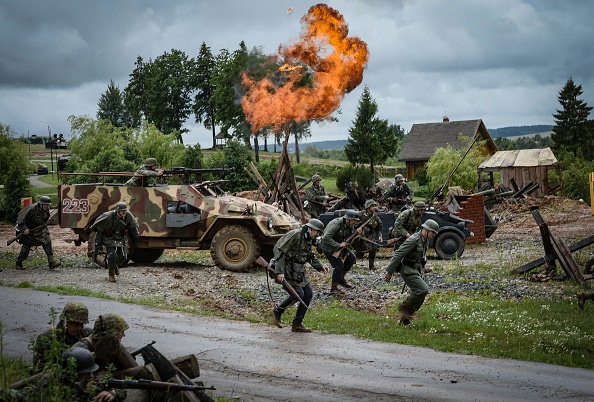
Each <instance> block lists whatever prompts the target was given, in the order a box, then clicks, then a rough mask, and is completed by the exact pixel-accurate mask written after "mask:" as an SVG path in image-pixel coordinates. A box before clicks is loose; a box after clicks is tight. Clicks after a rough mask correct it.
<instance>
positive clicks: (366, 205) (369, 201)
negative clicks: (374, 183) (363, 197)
mask: <svg viewBox="0 0 594 402" xmlns="http://www.w3.org/2000/svg"><path fill="white" fill-rule="evenodd" d="M374 205H377V201H376V200H367V201H365V209H367V208H371V207H372V206H374Z"/></svg>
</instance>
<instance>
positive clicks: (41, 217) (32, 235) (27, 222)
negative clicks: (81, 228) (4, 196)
mask: <svg viewBox="0 0 594 402" xmlns="http://www.w3.org/2000/svg"><path fill="white" fill-rule="evenodd" d="M42 198H47V199H48V201H47V202H46V203H47V204H49V198H48V197H45V196H44V197H42ZM42 205H43V204H42V203H41V201H40V202H37V203H35V204H31V205H28V206H26V207H25V208H23V209H22V210H21V211H20V212H19V214H18V215H17V225H16V229H17V232H19V233H23V232H24V231H25V230H27V229H29V230H30V232H29V234H28V235H23V236H22V237H20V238H19V243H21V251H20V253H19V255H18V257H17V260H16V268H17V269H23V261H25V260H26V259H27V257H29V252H30V251H31V248H32V247H36V246H42V247H43V251H44V252H45V254H46V255H47V261H48V265H49V268H50V269H53V268H56V267H58V266H60V263H59V262H56V261H54V250H53V248H52V239H51V238H50V234H49V230H48V228H47V226H43V227H41V228H40V227H39V226H41V225H45V224H47V221H48V220H49V217H50V213H49V210H48V211H46V210H44V209H43V207H42ZM31 229H35V230H31Z"/></svg>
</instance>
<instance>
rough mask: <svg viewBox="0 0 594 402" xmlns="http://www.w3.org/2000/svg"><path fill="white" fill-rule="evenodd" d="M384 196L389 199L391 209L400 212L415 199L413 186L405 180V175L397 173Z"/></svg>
mask: <svg viewBox="0 0 594 402" xmlns="http://www.w3.org/2000/svg"><path fill="white" fill-rule="evenodd" d="M384 198H385V200H386V201H388V205H389V206H390V210H391V211H393V212H396V213H399V212H400V210H401V209H402V208H403V207H404V206H406V205H407V204H408V203H410V202H411V201H412V199H413V191H412V188H410V186H409V185H408V183H406V182H405V181H404V176H402V175H401V174H397V175H396V177H394V184H392V185H391V186H390V187H388V189H387V190H386V191H385V192H384Z"/></svg>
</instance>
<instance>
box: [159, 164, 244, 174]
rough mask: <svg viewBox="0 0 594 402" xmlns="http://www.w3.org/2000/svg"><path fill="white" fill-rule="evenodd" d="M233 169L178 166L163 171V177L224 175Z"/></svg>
mask: <svg viewBox="0 0 594 402" xmlns="http://www.w3.org/2000/svg"><path fill="white" fill-rule="evenodd" d="M234 170H235V169H233V168H210V169H190V168H185V167H180V166H175V167H172V168H171V169H164V170H163V175H169V176H181V175H187V174H197V173H224V172H232V171H234Z"/></svg>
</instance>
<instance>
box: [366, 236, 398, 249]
mask: <svg viewBox="0 0 594 402" xmlns="http://www.w3.org/2000/svg"><path fill="white" fill-rule="evenodd" d="M402 237H403V236H400V237H397V238H395V239H388V240H386V244H383V243H378V242H375V241H373V240H371V239H368V238H367V237H363V236H361V240H363V241H366V242H368V243H371V244H374V245H376V246H378V247H390V246H391V245H392V244H394V243H396V242H397V241H399V240H400V239H402Z"/></svg>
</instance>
